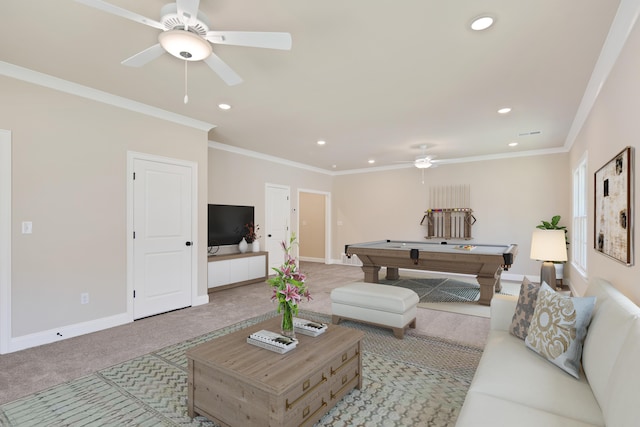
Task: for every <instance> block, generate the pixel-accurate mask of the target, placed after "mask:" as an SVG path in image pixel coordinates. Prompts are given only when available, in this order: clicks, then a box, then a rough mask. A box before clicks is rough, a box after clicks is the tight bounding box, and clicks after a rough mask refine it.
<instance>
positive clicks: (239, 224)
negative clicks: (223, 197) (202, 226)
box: [208, 204, 254, 246]
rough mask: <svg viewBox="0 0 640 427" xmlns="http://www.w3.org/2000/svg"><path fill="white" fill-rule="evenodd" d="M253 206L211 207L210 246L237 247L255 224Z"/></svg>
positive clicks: (209, 223)
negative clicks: (251, 223)
mask: <svg viewBox="0 0 640 427" xmlns="http://www.w3.org/2000/svg"><path fill="white" fill-rule="evenodd" d="M253 214H254V208H253V206H234V205H212V204H210V205H209V222H208V226H209V237H208V246H223V245H237V244H238V243H240V240H242V238H243V237H244V236H245V235H246V234H247V231H248V230H247V229H246V228H245V224H248V223H250V222H253Z"/></svg>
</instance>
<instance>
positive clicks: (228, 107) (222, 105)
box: [218, 104, 231, 110]
mask: <svg viewBox="0 0 640 427" xmlns="http://www.w3.org/2000/svg"><path fill="white" fill-rule="evenodd" d="M218 108H219V109H221V110H230V109H231V105H229V104H218Z"/></svg>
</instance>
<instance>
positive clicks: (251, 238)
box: [244, 222, 260, 252]
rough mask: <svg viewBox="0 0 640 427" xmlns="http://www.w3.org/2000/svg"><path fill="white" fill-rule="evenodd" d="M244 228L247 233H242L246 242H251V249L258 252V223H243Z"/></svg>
mask: <svg viewBox="0 0 640 427" xmlns="http://www.w3.org/2000/svg"><path fill="white" fill-rule="evenodd" d="M244 228H245V229H246V230H247V234H245V235H244V237H245V239H246V240H247V243H251V250H252V251H253V252H260V242H259V241H258V239H259V238H260V236H259V235H258V230H260V226H259V225H254V224H253V222H250V223H248V224H245V225H244Z"/></svg>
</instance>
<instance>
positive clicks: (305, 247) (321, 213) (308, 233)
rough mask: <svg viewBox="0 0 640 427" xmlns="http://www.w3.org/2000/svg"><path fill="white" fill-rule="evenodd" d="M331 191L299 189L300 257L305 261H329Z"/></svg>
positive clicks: (326, 262)
mask: <svg viewBox="0 0 640 427" xmlns="http://www.w3.org/2000/svg"><path fill="white" fill-rule="evenodd" d="M330 196H331V195H330V193H326V192H320V191H313V190H298V239H299V242H300V243H299V257H300V259H301V260H303V261H313V262H322V263H325V264H328V263H329V260H330V258H331V254H330V251H329V248H330V247H331V244H330V238H329V236H330V235H331V232H330V221H329V218H330V201H331V198H330Z"/></svg>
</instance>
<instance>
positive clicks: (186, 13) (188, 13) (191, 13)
mask: <svg viewBox="0 0 640 427" xmlns="http://www.w3.org/2000/svg"><path fill="white" fill-rule="evenodd" d="M176 6H177V9H178V16H180V17H182V22H184V23H185V24H187V25H188V26H189V27H191V26H193V25H194V24H195V22H196V19H197V18H198V8H199V7H200V0H176Z"/></svg>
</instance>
